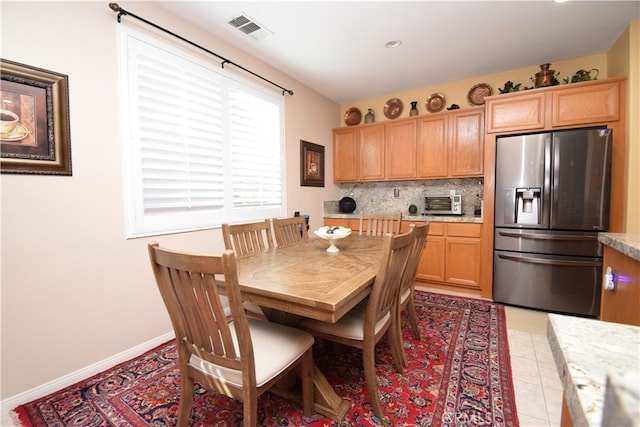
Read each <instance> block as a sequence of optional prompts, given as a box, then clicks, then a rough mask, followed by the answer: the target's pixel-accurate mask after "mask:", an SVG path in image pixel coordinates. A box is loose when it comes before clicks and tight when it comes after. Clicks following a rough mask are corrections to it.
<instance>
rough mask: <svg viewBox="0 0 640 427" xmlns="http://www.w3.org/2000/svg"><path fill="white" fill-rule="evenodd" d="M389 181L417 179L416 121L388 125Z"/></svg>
mask: <svg viewBox="0 0 640 427" xmlns="http://www.w3.org/2000/svg"><path fill="white" fill-rule="evenodd" d="M386 158H387V179H409V178H415V177H416V121H415V120H408V121H402V122H394V123H388V124H387V147H386Z"/></svg>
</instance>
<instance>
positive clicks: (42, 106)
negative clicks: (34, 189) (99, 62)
mask: <svg viewBox="0 0 640 427" xmlns="http://www.w3.org/2000/svg"><path fill="white" fill-rule="evenodd" d="M0 74H1V77H2V81H1V82H2V83H1V85H0V104H1V105H0V153H1V156H0V160H1V161H0V170H1V172H2V173H10V174H36V175H71V174H72V172H71V132H70V127H69V78H68V76H67V75H65V74H60V73H56V72H54V71H49V70H44V69H42V68H36V67H32V66H29V65H25V64H20V63H18V62H14V61H9V60H7V59H0Z"/></svg>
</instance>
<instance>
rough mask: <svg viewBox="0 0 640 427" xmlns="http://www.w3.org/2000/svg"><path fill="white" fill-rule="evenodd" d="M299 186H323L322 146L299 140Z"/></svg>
mask: <svg viewBox="0 0 640 427" xmlns="http://www.w3.org/2000/svg"><path fill="white" fill-rule="evenodd" d="M300 186H302V187H324V146H323V145H318V144H314V143H313V142H308V141H303V140H302V139H301V140H300Z"/></svg>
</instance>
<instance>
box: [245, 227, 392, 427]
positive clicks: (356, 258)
mask: <svg viewBox="0 0 640 427" xmlns="http://www.w3.org/2000/svg"><path fill="white" fill-rule="evenodd" d="M382 243H383V239H382V237H372V236H360V235H351V236H348V237H346V238H344V239H340V240H338V241H337V242H336V246H337V247H338V248H339V249H340V251H339V252H335V253H331V252H327V248H328V247H329V242H328V241H326V240H323V239H316V238H314V239H309V240H307V241H303V242H300V243H296V244H292V245H287V246H279V247H277V248H275V249H272V250H268V251H265V252H260V253H257V254H252V255H248V256H242V257H238V258H237V267H238V281H239V283H240V288H241V292H242V295H243V298H244V299H245V300H246V301H250V302H253V303H255V304H257V305H259V306H260V307H261V308H262V310H263V311H264V313H265V315H266V316H267V317H268V318H269V320H271V321H277V322H280V323H285V324H288V325H291V326H296V325H297V324H298V323H299V322H300V321H301V320H302V319H303V318H312V319H318V320H323V321H326V322H332V323H333V322H337V321H338V320H339V319H340V318H341V317H342V316H343V315H344V314H345V313H347V312H348V311H349V310H351V309H352V308H353V307H354V306H356V305H357V304H358V303H359V302H361V301H362V300H363V299H364V298H366V296H367V295H368V294H369V293H370V291H371V288H372V285H373V282H374V281H375V277H376V274H377V273H378V269H379V265H380V259H381V257H382ZM313 381H314V384H315V401H316V403H315V410H316V412H318V413H321V414H323V415H325V416H327V417H329V418H331V419H333V420H335V421H340V420H341V419H342V418H343V417H344V415H345V414H346V412H347V411H348V409H349V405H348V403H347V402H345V401H344V400H343V399H342V398H340V397H339V396H338V395H337V394H336V393H335V391H334V390H333V388H332V387H331V385H330V384H329V383H328V381H327V380H326V378H325V376H324V375H323V374H322V372H321V371H320V370H319V369H318V367H317V366H314V372H313ZM285 397H289V398H295V396H293V395H292V396H287V395H285Z"/></svg>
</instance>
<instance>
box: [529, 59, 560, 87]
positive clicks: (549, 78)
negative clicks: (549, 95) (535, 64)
mask: <svg viewBox="0 0 640 427" xmlns="http://www.w3.org/2000/svg"><path fill="white" fill-rule="evenodd" d="M549 67H551V64H541V65H540V71H538V72H537V73H536V79H535V81H534V83H535V85H536V87H540V86H550V85H552V84H553V83H554V81H553V80H554V77H555V75H556V71H555V70H550V69H549Z"/></svg>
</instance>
